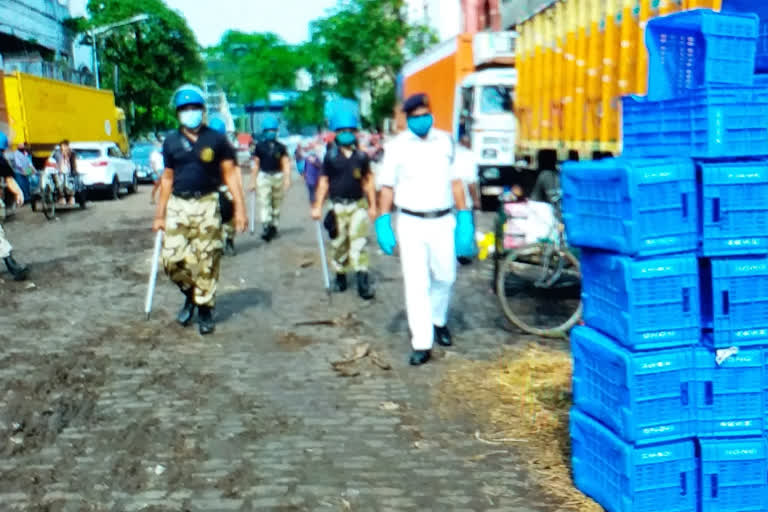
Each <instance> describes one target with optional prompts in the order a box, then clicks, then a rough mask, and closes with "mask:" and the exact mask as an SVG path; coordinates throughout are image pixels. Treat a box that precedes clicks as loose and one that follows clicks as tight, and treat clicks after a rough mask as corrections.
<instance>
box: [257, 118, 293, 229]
mask: <svg viewBox="0 0 768 512" xmlns="http://www.w3.org/2000/svg"><path fill="white" fill-rule="evenodd" d="M278 127H279V123H278V121H277V118H276V117H274V116H271V115H269V116H266V117H265V118H264V120H263V121H262V123H261V128H262V130H263V133H264V139H263V140H262V141H260V142H259V143H258V144H256V147H255V148H254V150H253V172H252V173H251V183H250V187H249V189H250V190H256V191H257V194H258V197H259V203H260V204H261V224H262V226H263V230H264V232H263V233H262V235H261V238H262V239H263V240H265V241H267V242H269V241H271V240H272V239H273V238H275V237H276V236H277V228H278V226H279V224H280V205H281V204H282V202H283V195H284V194H285V192H286V191H287V190H288V189H289V188H290V186H291V161H290V159H289V158H288V149H287V148H286V147H285V146H284V145H283V144H281V143H280V142H278V141H277V129H278Z"/></svg>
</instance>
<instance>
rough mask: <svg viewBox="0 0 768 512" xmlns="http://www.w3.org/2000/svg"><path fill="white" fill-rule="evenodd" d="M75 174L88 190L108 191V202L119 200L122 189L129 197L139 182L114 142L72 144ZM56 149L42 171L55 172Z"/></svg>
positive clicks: (57, 149) (136, 171)
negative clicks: (50, 170)
mask: <svg viewBox="0 0 768 512" xmlns="http://www.w3.org/2000/svg"><path fill="white" fill-rule="evenodd" d="M70 147H71V148H72V151H73V152H74V153H75V157H76V159H77V160H76V163H77V173H78V174H79V175H80V178H81V179H82V182H83V184H84V185H85V188H86V189H88V190H101V191H108V192H109V194H110V196H111V197H112V199H120V190H121V189H122V188H124V187H125V188H126V189H127V190H128V193H130V194H132V193H134V192H136V191H137V190H138V187H139V178H138V170H137V168H136V164H135V163H134V162H132V161H131V160H130V159H128V158H126V157H125V155H124V154H123V152H122V151H120V148H119V147H118V146H117V144H115V143H114V142H72V143H70ZM59 154H60V149H59V147H58V146H56V148H55V149H54V150H53V153H52V154H51V156H50V157H49V158H48V161H47V162H46V163H45V167H46V170H49V169H55V168H56V158H57V156H58V155H59Z"/></svg>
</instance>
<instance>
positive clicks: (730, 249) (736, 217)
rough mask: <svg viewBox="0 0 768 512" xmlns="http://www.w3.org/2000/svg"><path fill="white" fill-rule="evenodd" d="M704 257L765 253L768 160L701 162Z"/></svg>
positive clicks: (767, 232) (766, 251) (766, 246)
mask: <svg viewBox="0 0 768 512" xmlns="http://www.w3.org/2000/svg"><path fill="white" fill-rule="evenodd" d="M701 187H702V197H703V204H702V224H703V232H702V252H703V254H704V256H742V255H747V254H766V253H768V161H764V160H763V161H753V162H722V163H704V164H701Z"/></svg>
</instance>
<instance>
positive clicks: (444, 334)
mask: <svg viewBox="0 0 768 512" xmlns="http://www.w3.org/2000/svg"><path fill="white" fill-rule="evenodd" d="M435 341H436V342H437V344H438V345H442V346H443V347H450V346H451V345H453V340H452V339H451V331H449V330H448V327H445V326H443V327H438V326H435Z"/></svg>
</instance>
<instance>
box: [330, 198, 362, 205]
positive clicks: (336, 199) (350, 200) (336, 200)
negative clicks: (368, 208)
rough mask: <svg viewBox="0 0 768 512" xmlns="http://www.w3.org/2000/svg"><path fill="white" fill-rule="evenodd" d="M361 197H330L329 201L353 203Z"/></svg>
mask: <svg viewBox="0 0 768 512" xmlns="http://www.w3.org/2000/svg"><path fill="white" fill-rule="evenodd" d="M361 199H362V197H360V198H357V199H350V198H348V197H332V198H331V202H332V203H342V204H354V203H357V202H359V201H360V200H361Z"/></svg>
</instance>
